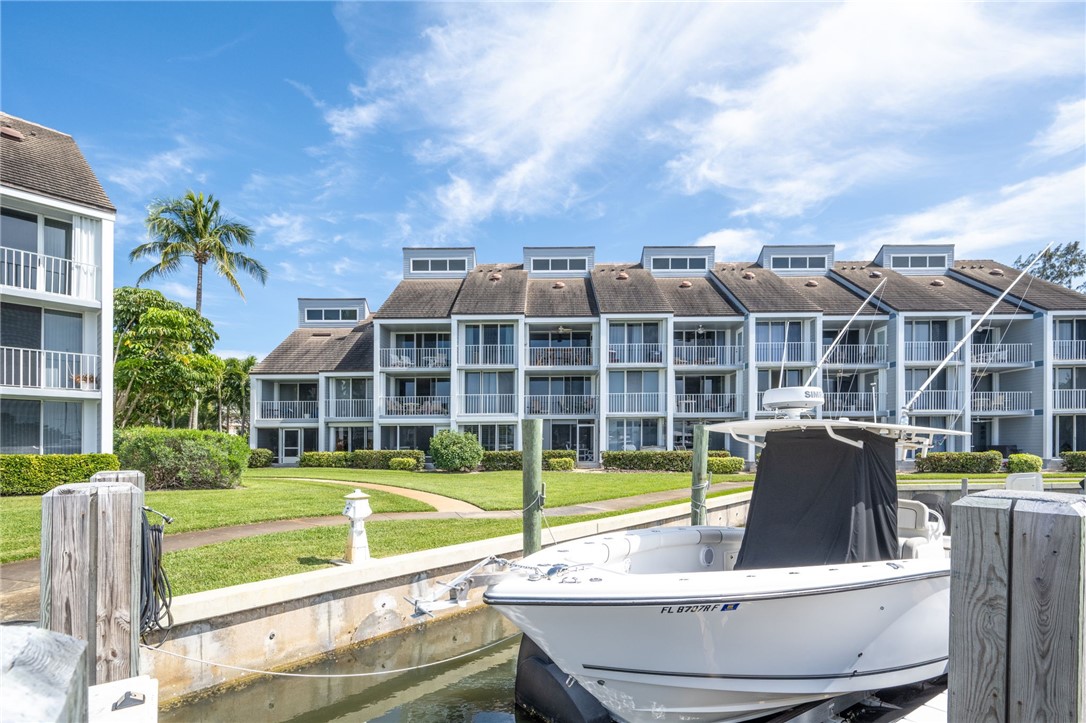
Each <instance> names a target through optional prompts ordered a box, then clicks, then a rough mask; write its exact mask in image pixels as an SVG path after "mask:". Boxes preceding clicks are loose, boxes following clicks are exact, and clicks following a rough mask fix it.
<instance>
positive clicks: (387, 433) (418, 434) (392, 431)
mask: <svg viewBox="0 0 1086 723" xmlns="http://www.w3.org/2000/svg"><path fill="white" fill-rule="evenodd" d="M433 436H434V427H433V425H419V426H407V425H403V426H398V427H387V426H386V427H381V449H421V450H422V451H423V452H427V451H428V450H429V449H430V439H431V438H432V437H433Z"/></svg>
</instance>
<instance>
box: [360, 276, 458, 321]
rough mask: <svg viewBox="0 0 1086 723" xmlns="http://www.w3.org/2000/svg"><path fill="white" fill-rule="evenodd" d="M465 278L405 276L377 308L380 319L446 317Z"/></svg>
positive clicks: (376, 315) (377, 316)
mask: <svg viewBox="0 0 1086 723" xmlns="http://www.w3.org/2000/svg"><path fill="white" fill-rule="evenodd" d="M461 281H462V279H404V280H403V281H401V282H400V283H399V284H397V286H396V288H395V289H393V290H392V293H391V294H389V295H388V298H387V299H386V300H385V303H383V304H381V308H380V309H378V310H377V313H376V314H374V317H376V318H378V319H446V318H448V316H449V313H450V312H451V311H452V306H453V302H454V301H456V295H457V293H458V292H459V291H460V283H461Z"/></svg>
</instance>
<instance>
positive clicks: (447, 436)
mask: <svg viewBox="0 0 1086 723" xmlns="http://www.w3.org/2000/svg"><path fill="white" fill-rule="evenodd" d="M430 457H431V458H433V460H434V466H435V467H437V468H438V469H443V470H445V471H446V472H470V471H472V470H473V469H475V468H476V467H478V466H479V463H480V462H482V461H483V447H482V445H481V444H479V440H478V438H476V436H475V435H474V434H472V433H471V432H454V431H452V430H451V429H443V430H441V431H440V432H438V433H437V434H435V435H434V436H433V437H431V438H430Z"/></svg>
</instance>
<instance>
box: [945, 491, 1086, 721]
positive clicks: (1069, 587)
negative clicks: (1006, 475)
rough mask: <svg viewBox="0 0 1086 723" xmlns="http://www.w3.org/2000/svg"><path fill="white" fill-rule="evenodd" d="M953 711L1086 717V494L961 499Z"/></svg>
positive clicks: (953, 585) (954, 578)
mask: <svg viewBox="0 0 1086 723" xmlns="http://www.w3.org/2000/svg"><path fill="white" fill-rule="evenodd" d="M951 519H952V535H951V539H952V540H953V544H952V545H951V579H950V664H949V679H948V691H949V697H948V705H949V712H948V718H949V720H952V721H962V722H963V723H968V722H971V721H992V722H993V723H1019V722H1021V723H1026V722H1027V721H1039V720H1051V721H1056V720H1061V721H1080V720H1086V617H1084V609H1086V499H1084V498H1083V497H1081V496H1078V495H1066V494H1058V493H1052V492H1019V491H1006V490H991V491H987V492H982V493H979V494H975V495H971V496H969V497H966V498H965V499H962V500H959V501H958V502H956V503H954V512H953V515H952V516H951Z"/></svg>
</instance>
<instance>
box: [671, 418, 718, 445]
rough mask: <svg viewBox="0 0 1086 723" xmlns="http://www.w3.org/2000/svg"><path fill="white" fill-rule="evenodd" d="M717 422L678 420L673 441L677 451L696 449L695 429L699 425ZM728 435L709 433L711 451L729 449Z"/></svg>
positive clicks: (708, 420)
mask: <svg viewBox="0 0 1086 723" xmlns="http://www.w3.org/2000/svg"><path fill="white" fill-rule="evenodd" d="M715 422H716V420H710V419H676V420H675V427H674V433H673V435H672V440H673V442H674V444H673V446H674V448H675V449H693V448H694V427H696V426H698V425H699V424H701V425H705V424H714V423H715ZM727 441H728V435H726V434H721V433H720V432H709V449H727V448H728V445H727Z"/></svg>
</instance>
